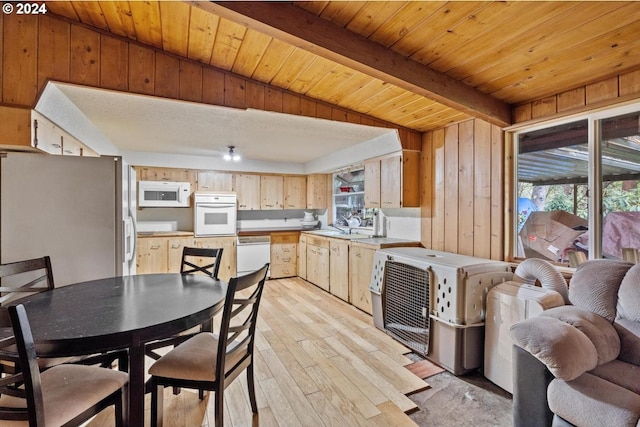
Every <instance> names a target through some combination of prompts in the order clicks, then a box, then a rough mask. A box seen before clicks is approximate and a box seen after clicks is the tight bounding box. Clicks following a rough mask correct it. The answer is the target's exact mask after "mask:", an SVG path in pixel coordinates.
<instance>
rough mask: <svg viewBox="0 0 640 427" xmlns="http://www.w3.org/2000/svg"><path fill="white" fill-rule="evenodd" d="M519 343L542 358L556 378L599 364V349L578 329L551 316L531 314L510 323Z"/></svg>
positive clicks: (536, 356)
mask: <svg viewBox="0 0 640 427" xmlns="http://www.w3.org/2000/svg"><path fill="white" fill-rule="evenodd" d="M511 338H513V342H514V344H515V345H517V346H518V347H520V348H522V349H524V350H526V351H528V352H529V353H531V355H533V356H534V357H535V358H536V359H538V360H539V361H541V362H542V363H543V364H544V365H545V366H546V367H547V369H549V371H550V372H551V373H552V374H553V376H555V377H556V378H560V379H563V380H565V381H570V380H573V379H575V378H577V377H579V376H580V375H582V374H583V373H584V372H587V371H590V370H591V369H593V368H595V367H596V366H598V353H597V351H596V348H595V346H594V345H593V343H592V342H591V340H590V339H589V338H588V337H587V336H586V335H585V334H584V333H583V332H582V331H580V330H579V329H577V328H575V327H574V326H572V325H570V324H567V323H565V322H563V321H562V320H559V319H556V318H553V317H533V318H531V319H526V320H523V321H520V322H517V323H515V324H514V325H512V326H511Z"/></svg>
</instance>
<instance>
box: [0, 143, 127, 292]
mask: <svg viewBox="0 0 640 427" xmlns="http://www.w3.org/2000/svg"><path fill="white" fill-rule="evenodd" d="M135 190H136V179H135V171H134V170H133V168H131V167H130V166H129V165H127V164H126V163H125V162H124V161H123V160H122V158H121V157H110V156H109V157H107V156H103V157H71V156H69V157H67V156H52V155H47V154H36V153H14V152H10V153H6V154H2V155H1V157H0V242H1V243H0V262H2V263H7V262H13V261H19V260H25V259H31V258H37V257H42V256H45V255H49V256H50V257H51V263H52V268H53V275H54V280H55V284H56V286H64V285H68V284H71V283H77V282H83V281H87V280H93V279H98V278H103V277H112V276H120V275H129V274H135V266H136V256H135V244H136V243H135V242H136V230H135V212H136V191H135Z"/></svg>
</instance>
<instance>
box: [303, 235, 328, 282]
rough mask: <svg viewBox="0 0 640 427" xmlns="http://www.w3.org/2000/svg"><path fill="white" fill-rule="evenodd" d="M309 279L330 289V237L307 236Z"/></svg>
mask: <svg viewBox="0 0 640 427" xmlns="http://www.w3.org/2000/svg"><path fill="white" fill-rule="evenodd" d="M307 281H309V282H311V283H313V284H314V285H316V286H318V287H319V288H321V289H324V290H325V291H329V239H326V238H322V237H307Z"/></svg>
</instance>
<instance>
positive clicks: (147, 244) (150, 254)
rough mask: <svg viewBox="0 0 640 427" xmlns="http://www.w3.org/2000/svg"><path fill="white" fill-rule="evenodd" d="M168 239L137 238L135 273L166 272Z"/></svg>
mask: <svg viewBox="0 0 640 427" xmlns="http://www.w3.org/2000/svg"><path fill="white" fill-rule="evenodd" d="M167 247H168V241H167V239H166V238H163V237H145V238H143V239H140V238H138V242H137V248H136V257H137V258H136V274H154V273H166V272H167Z"/></svg>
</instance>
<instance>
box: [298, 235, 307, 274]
mask: <svg viewBox="0 0 640 427" xmlns="http://www.w3.org/2000/svg"><path fill="white" fill-rule="evenodd" d="M298 276H300V277H301V278H303V279H304V280H307V236H306V234H300V240H299V241H298Z"/></svg>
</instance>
